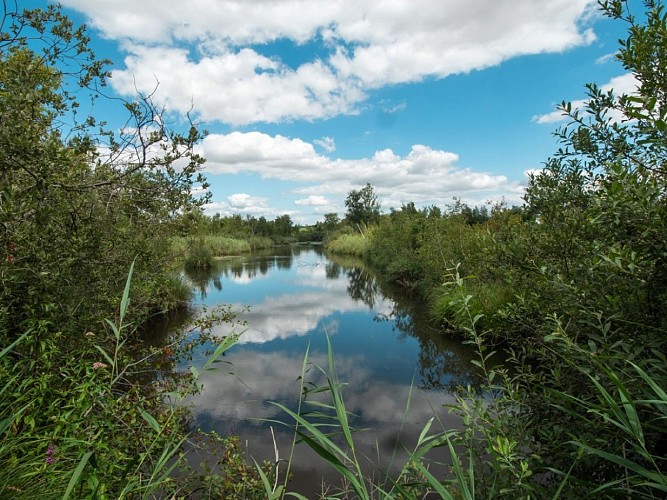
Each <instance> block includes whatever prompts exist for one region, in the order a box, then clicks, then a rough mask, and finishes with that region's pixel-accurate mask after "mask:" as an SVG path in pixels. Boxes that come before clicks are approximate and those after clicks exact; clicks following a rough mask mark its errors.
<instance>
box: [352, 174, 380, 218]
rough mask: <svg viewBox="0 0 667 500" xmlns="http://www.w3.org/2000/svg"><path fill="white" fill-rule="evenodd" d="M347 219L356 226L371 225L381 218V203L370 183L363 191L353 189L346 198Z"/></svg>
mask: <svg viewBox="0 0 667 500" xmlns="http://www.w3.org/2000/svg"><path fill="white" fill-rule="evenodd" d="M345 206H346V207H347V214H346V215H345V217H346V219H347V220H348V221H349V222H350V223H352V224H354V225H356V226H360V225H366V226H367V225H369V224H373V223H375V222H377V221H378V220H379V218H380V202H379V201H378V198H377V195H376V194H375V190H374V189H373V186H371V185H370V183H367V184H366V185H365V186H364V187H363V188H361V189H353V190H352V191H350V192H349V193H348V195H347V198H345Z"/></svg>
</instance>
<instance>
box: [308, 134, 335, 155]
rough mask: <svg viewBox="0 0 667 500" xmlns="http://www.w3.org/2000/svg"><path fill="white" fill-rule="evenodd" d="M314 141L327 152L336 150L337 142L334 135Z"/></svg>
mask: <svg viewBox="0 0 667 500" xmlns="http://www.w3.org/2000/svg"><path fill="white" fill-rule="evenodd" d="M313 142H315V144H317V145H318V146H320V147H321V148H322V149H324V150H325V151H326V152H327V153H333V152H334V151H336V143H335V141H334V140H333V137H322V138H321V139H316V140H315V141H313Z"/></svg>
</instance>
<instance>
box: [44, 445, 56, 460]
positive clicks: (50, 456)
mask: <svg viewBox="0 0 667 500" xmlns="http://www.w3.org/2000/svg"><path fill="white" fill-rule="evenodd" d="M55 452H56V447H55V446H53V443H51V444H49V447H48V448H47V449H46V463H47V464H52V463H53V454H54V453H55Z"/></svg>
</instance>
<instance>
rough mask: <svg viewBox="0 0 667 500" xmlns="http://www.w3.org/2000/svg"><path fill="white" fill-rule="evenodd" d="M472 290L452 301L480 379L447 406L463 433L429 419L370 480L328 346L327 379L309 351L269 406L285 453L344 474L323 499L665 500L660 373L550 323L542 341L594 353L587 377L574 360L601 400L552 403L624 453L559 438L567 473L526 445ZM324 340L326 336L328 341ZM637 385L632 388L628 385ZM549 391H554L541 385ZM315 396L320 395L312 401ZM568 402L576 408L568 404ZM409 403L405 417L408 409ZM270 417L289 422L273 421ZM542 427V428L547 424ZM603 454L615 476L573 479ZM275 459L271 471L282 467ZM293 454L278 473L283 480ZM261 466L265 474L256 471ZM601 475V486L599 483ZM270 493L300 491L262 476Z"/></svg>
mask: <svg viewBox="0 0 667 500" xmlns="http://www.w3.org/2000/svg"><path fill="white" fill-rule="evenodd" d="M471 299H472V296H471V295H467V296H463V297H461V298H460V300H456V301H454V300H453V301H452V304H451V307H452V308H458V310H457V311H456V314H457V317H458V318H459V321H460V324H461V325H463V329H464V330H465V333H466V334H467V335H468V339H469V340H468V342H469V343H471V344H472V345H474V346H475V349H476V351H477V359H476V360H474V361H473V363H474V364H475V365H476V366H477V367H478V369H479V373H480V375H481V379H482V382H481V384H480V389H477V390H473V389H472V388H470V387H468V388H467V389H464V390H463V391H462V392H461V393H460V395H459V396H458V397H457V403H456V404H453V405H451V410H452V411H454V412H456V413H458V414H460V415H461V417H462V419H463V424H464V429H463V430H460V431H459V430H448V429H445V430H443V431H435V432H433V423H434V418H432V419H430V420H429V422H427V424H426V425H425V426H424V427H423V429H422V431H421V433H420V435H419V438H418V440H417V443H416V444H415V446H414V447H413V448H412V449H411V450H410V451H409V457H408V459H407V460H406V462H405V464H403V465H402V467H401V469H400V472H399V473H398V474H397V475H396V476H395V477H388V476H385V477H384V478H383V479H382V478H381V479H377V476H376V478H375V479H373V478H371V477H369V476H367V475H365V474H364V465H365V464H364V462H362V458H361V457H359V455H358V453H357V452H356V446H355V436H356V434H357V433H358V432H363V431H359V430H356V429H354V428H352V426H351V425H350V416H351V414H350V413H349V412H348V411H347V409H346V407H345V399H344V386H345V384H343V383H341V382H340V381H339V380H338V378H337V376H336V368H335V363H334V356H333V352H332V349H331V344H330V343H329V342H328V363H327V366H326V367H324V368H323V367H319V366H316V369H317V370H319V371H320V372H321V373H322V374H323V375H324V379H325V381H326V383H325V384H324V385H311V384H310V383H307V382H306V375H307V372H308V370H309V368H310V364H309V361H308V356H309V354H308V352H309V351H308V350H307V351H306V355H305V357H304V362H303V365H302V371H301V376H300V380H301V385H302V386H301V395H302V397H301V398H300V403H299V405H298V408H297V409H296V410H291V409H289V408H287V407H286V406H284V405H282V404H280V403H273V404H274V405H275V406H277V407H278V408H280V409H281V410H282V411H283V412H284V414H285V415H286V416H287V418H288V421H289V422H291V423H290V424H289V425H290V426H291V428H292V429H293V431H294V440H293V443H292V449H291V450H290V459H291V457H292V456H293V455H294V453H298V448H297V443H301V445H303V444H305V445H306V446H308V447H310V448H311V449H312V450H313V451H314V452H315V453H316V454H317V455H318V456H319V457H320V458H321V459H322V460H323V461H324V462H325V463H327V464H329V465H330V466H331V467H332V469H334V470H335V471H336V472H337V474H338V476H339V477H340V485H341V486H340V488H339V489H338V490H334V489H332V488H331V486H332V485H328V486H327V489H326V491H323V493H322V497H323V498H359V499H363V500H366V499H368V500H370V499H394V498H402V499H415V500H416V499H420V498H426V497H427V496H429V495H438V496H439V497H440V498H445V499H454V498H456V499H474V498H508V499H531V498H552V499H554V500H555V499H558V498H571V497H572V496H573V495H584V496H586V495H588V496H591V497H595V498H598V497H605V498H607V497H608V498H652V499H654V498H664V497H665V494H667V475H666V474H665V473H664V470H665V465H666V461H667V459H666V458H665V456H664V455H663V454H659V453H657V452H656V447H655V443H649V442H648V437H647V436H648V435H649V433H650V435H652V436H655V432H656V430H657V431H660V429H662V436H664V434H665V429H667V425H665V424H666V423H667V391H666V390H665V388H664V387H662V386H661V385H660V383H659V382H658V381H657V379H656V378H655V377H653V376H651V375H650V374H648V373H647V372H646V371H645V370H643V369H642V368H641V367H640V366H638V365H637V364H635V363H632V362H628V363H627V370H625V371H623V372H619V371H618V370H616V369H615V368H613V367H612V365H610V364H609V363H608V361H607V360H606V359H604V358H597V357H595V355H594V354H592V353H591V352H589V351H586V350H585V349H582V348H581V347H579V346H577V345H576V344H575V343H573V342H572V340H571V339H569V338H568V337H567V335H566V334H565V332H564V331H563V329H562V328H560V327H559V325H558V323H556V327H555V329H554V333H553V334H552V335H551V336H549V337H548V338H547V339H546V341H547V342H551V343H558V344H561V347H565V350H564V351H561V352H568V351H569V352H570V353H571V354H574V353H575V351H576V354H577V355H578V356H588V357H590V358H592V362H593V364H594V365H595V366H596V367H597V372H596V373H591V372H590V371H589V370H588V369H587V368H586V367H584V366H578V365H576V364H573V366H572V369H575V370H578V371H579V372H580V373H581V376H582V377H585V378H588V379H589V380H590V381H591V383H592V385H593V386H594V387H595V388H596V391H597V404H591V402H590V401H589V400H584V399H583V398H580V397H579V396H578V395H576V394H568V393H562V392H561V393H560V394H559V396H560V397H561V398H562V399H565V400H568V401H570V402H572V403H574V405H573V406H570V408H566V407H564V406H559V405H555V409H556V411H561V412H567V413H569V416H572V417H574V418H576V419H582V420H583V421H584V422H588V423H589V424H590V425H591V426H593V425H594V426H600V425H602V426H605V427H607V429H606V432H609V431H610V430H611V431H612V432H614V431H615V432H617V433H618V435H619V436H620V437H621V438H622V440H623V442H624V445H623V446H622V447H621V448H620V451H618V452H617V451H613V450H610V449H607V448H606V446H605V443H603V442H598V443H595V442H593V443H591V442H588V441H586V440H582V439H580V438H578V437H576V435H574V434H573V435H572V438H571V439H570V440H569V441H568V442H563V443H561V446H562V447H564V448H569V449H570V450H571V457H572V459H571V462H570V464H569V468H568V469H567V470H558V469H556V468H553V467H549V465H548V464H549V457H541V456H539V455H538V453H537V452H538V451H539V445H538V443H536V442H534V441H530V440H529V439H528V436H530V435H531V434H530V433H528V432H526V430H527V429H526V428H525V426H526V425H529V420H526V419H525V418H522V415H523V414H524V412H528V413H529V412H530V407H529V406H527V405H526V404H525V394H524V391H523V389H522V386H521V383H518V382H519V381H520V378H519V377H520V375H511V374H510V373H509V372H508V371H507V370H505V369H503V368H498V367H497V366H494V365H493V363H491V358H492V357H493V356H494V355H495V352H494V351H492V350H490V349H489V348H488V347H487V343H488V342H487V341H488V340H489V339H488V338H487V337H488V334H487V333H485V332H484V331H481V330H480V325H481V320H482V319H483V316H482V315H481V314H475V313H474V310H473V309H472V308H471V307H470V303H471ZM327 341H328V339H327ZM630 380H632V381H634V384H633V385H632V386H631V385H629V384H628V382H627V381H630ZM545 389H547V390H553V389H549V388H545ZM313 395H318V396H322V395H326V396H327V399H325V400H322V399H319V398H318V399H315V398H313V397H312V396H313ZM572 408H574V409H572ZM408 411H409V403H408V405H407V407H406V411H405V415H407V414H408ZM271 422H272V423H276V424H280V425H288V424H286V423H285V422H282V421H278V420H273V421H271ZM547 432H548V429H547ZM435 447H445V448H446V449H447V450H448V451H449V456H450V461H449V463H448V464H437V463H433V462H431V463H430V464H429V466H427V465H426V463H425V461H424V458H425V457H426V456H427V454H428V452H429V451H430V450H432V449H433V448H435ZM592 458H594V459H596V460H600V461H601V463H602V465H603V466H606V467H608V468H609V469H610V470H615V471H616V473H617V474H616V476H615V477H612V478H608V477H607V478H602V476H601V477H600V478H595V477H588V478H581V477H577V468H578V466H579V465H580V464H581V463H583V462H585V461H587V460H590V459H592ZM279 463H281V462H278V461H277V462H276V464H275V467H278V466H279ZM289 467H290V460H288V461H287V465H286V470H285V471H284V472H283V475H282V477H285V478H287V477H288V476H289ZM258 471H259V473H260V474H262V472H261V470H260V468H259V467H258ZM596 479H597V482H596ZM263 484H264V491H265V495H266V498H272V499H275V498H284V497H286V496H292V497H295V498H299V499H303V498H304V497H303V496H302V495H300V494H299V493H296V492H291V491H289V489H288V483H287V479H285V480H284V481H283V482H280V481H278V480H275V481H274V482H271V481H269V480H268V478H266V477H263Z"/></svg>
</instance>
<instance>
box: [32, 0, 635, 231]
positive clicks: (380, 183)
mask: <svg viewBox="0 0 667 500" xmlns="http://www.w3.org/2000/svg"><path fill="white" fill-rule="evenodd" d="M24 2H25V3H26V4H29V5H33V6H45V5H46V2H45V1H39V0H24ZM60 2H61V4H62V5H63V7H64V11H65V13H67V14H68V15H69V16H71V17H72V19H74V20H75V21H76V22H85V23H86V24H87V25H88V26H89V28H90V29H91V36H92V46H93V48H94V49H95V50H96V53H97V55H98V56H100V57H105V58H109V59H110V60H111V61H112V62H113V66H112V67H111V70H112V77H111V79H110V82H109V83H110V91H111V92H112V93H115V94H116V95H118V96H120V97H123V98H127V99H131V98H132V97H133V96H134V95H136V92H137V91H139V92H141V93H144V94H150V93H153V94H154V98H155V100H156V102H157V103H158V104H159V105H163V106H164V107H165V109H166V111H167V112H168V114H169V116H170V119H171V120H172V122H173V123H174V125H175V126H176V127H178V126H179V125H181V126H182V125H184V124H185V123H186V122H185V116H186V114H187V113H188V112H189V113H190V114H191V116H194V117H195V119H196V120H197V121H198V122H199V123H200V124H201V127H202V128H204V129H206V130H207V131H208V132H209V135H208V136H207V137H206V138H205V139H204V140H203V141H202V143H201V144H200V145H199V146H198V152H200V153H201V154H202V155H203V156H204V157H205V158H206V159H207V162H206V164H205V165H204V173H205V175H206V176H207V178H208V180H209V182H210V184H211V191H212V193H213V197H212V201H211V203H210V204H209V205H207V206H206V207H205V212H206V213H207V214H209V215H212V214H215V213H220V214H221V215H222V216H228V215H233V214H241V215H243V216H245V215H252V216H255V217H260V216H264V217H266V218H267V219H273V218H275V217H276V216H279V215H282V214H289V215H290V217H291V218H292V220H293V221H294V222H295V223H298V224H312V223H314V222H316V221H317V220H323V218H324V214H325V213H328V212H337V213H338V214H339V216H340V217H343V216H344V214H345V210H346V209H345V205H344V200H345V197H346V196H347V194H348V193H349V192H350V190H352V189H360V188H361V187H363V186H364V185H365V184H366V183H371V184H372V185H373V187H374V189H375V192H376V193H377V195H378V197H379V201H380V202H381V204H382V209H383V211H385V212H387V211H389V210H390V209H391V208H400V207H401V205H403V204H405V203H408V202H414V203H415V204H416V205H417V207H423V206H428V205H437V206H440V207H442V208H445V207H447V206H448V205H451V204H452V203H453V199H454V198H455V197H456V198H460V199H461V201H462V202H464V203H467V204H468V205H470V206H473V205H477V206H481V205H483V204H485V203H487V202H497V201H500V200H505V201H506V202H507V203H508V204H509V205H513V204H521V200H522V198H521V197H522V193H523V190H524V188H525V186H526V183H527V173H528V172H532V171H535V170H536V169H540V168H542V166H543V164H544V162H545V161H546V160H547V159H548V157H549V156H550V155H552V154H553V153H554V152H555V151H556V150H557V148H558V143H557V140H556V138H555V137H554V136H553V132H554V131H555V130H556V128H558V127H559V126H562V125H564V124H566V122H564V121H563V117H562V116H561V113H560V112H558V111H557V110H556V106H557V105H558V104H559V103H561V102H562V101H563V100H565V101H573V102H575V104H578V105H581V103H582V102H583V99H584V98H585V87H584V85H585V84H586V83H589V82H596V83H597V84H599V85H600V86H604V87H605V88H614V90H615V91H617V92H631V91H632V90H633V89H634V85H635V82H634V80H633V78H632V76H631V75H629V74H627V72H626V71H625V70H624V69H623V67H622V65H621V64H620V63H618V61H616V60H615V59H614V57H613V56H614V53H615V52H616V51H617V49H618V39H619V38H624V37H625V36H626V35H625V31H626V27H625V26H624V25H623V23H621V22H619V21H612V20H610V19H608V18H605V17H603V16H602V15H601V13H600V12H599V10H598V9H597V3H596V2H595V1H591V0H189V1H187V2H184V1H182V0H178V1H176V0H141V1H139V0H60ZM21 3H22V2H21V1H20V0H19V4H21ZM636 3H638V2H637V0H632V1H631V2H630V4H631V5H634V4H636ZM98 111H99V110H98ZM101 112H102V113H104V112H105V110H104V109H102V110H101ZM109 113H111V112H109ZM97 118H99V119H105V118H106V119H109V121H110V123H113V118H111V117H105V116H97ZM119 123H120V122H119Z"/></svg>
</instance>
